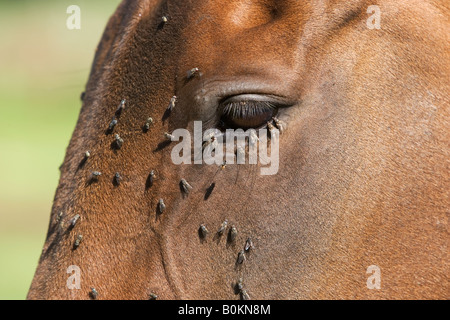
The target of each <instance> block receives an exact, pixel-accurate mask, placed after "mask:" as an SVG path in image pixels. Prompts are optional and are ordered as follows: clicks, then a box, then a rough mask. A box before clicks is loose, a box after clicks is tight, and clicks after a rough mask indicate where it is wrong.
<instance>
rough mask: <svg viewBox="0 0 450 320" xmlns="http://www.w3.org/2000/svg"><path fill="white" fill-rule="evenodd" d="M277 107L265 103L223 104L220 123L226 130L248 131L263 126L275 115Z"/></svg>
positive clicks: (239, 102) (240, 102) (242, 102)
mask: <svg viewBox="0 0 450 320" xmlns="http://www.w3.org/2000/svg"><path fill="white" fill-rule="evenodd" d="M277 110H278V108H277V106H276V105H274V104H273V103H270V102H267V101H254V100H248V101H236V102H228V103H224V104H223V107H222V116H221V121H222V123H223V124H224V125H225V127H227V128H231V129H238V128H240V129H244V130H246V129H250V128H259V127H262V126H264V125H265V124H266V123H267V122H268V121H270V120H271V119H272V117H274V116H276V114H277Z"/></svg>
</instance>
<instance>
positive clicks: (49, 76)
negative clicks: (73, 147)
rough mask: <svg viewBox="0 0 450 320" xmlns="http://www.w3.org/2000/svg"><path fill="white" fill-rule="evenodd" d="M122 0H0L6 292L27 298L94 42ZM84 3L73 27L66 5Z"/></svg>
mask: <svg viewBox="0 0 450 320" xmlns="http://www.w3.org/2000/svg"><path fill="white" fill-rule="evenodd" d="M119 2H120V0H90V1H87V0H86V1H80V0H79V1H77V0H71V1H65V0H54V1H51V0H39V1H36V0H32V1H31V0H29V1H26V0H0V26H1V28H0V299H25V298H26V294H27V291H28V288H29V286H30V283H31V280H32V278H33V275H34V271H35V268H36V266H37V262H38V259H39V255H40V253H41V250H42V246H43V243H44V240H45V236H46V233H47V227H48V222H49V216H50V209H51V206H52V201H53V196H54V193H55V190H56V186H57V184H58V179H59V170H58V167H59V165H60V164H61V163H62V161H63V159H64V154H65V149H66V147H67V146H68V143H69V139H70V137H71V134H72V131H73V130H74V128H75V124H76V121H77V118H78V113H79V111H80V107H81V102H80V93H81V92H82V91H83V90H84V86H85V84H86V82H87V78H88V74H89V71H90V65H91V62H92V60H93V57H94V52H95V48H96V46H97V43H98V42H99V40H100V37H101V34H102V32H103V29H104V28H105V26H106V23H107V21H108V18H109V17H110V16H111V15H112V13H113V12H114V10H115V8H116V7H117V5H118V4H119ZM70 5H78V6H79V7H80V9H81V29H80V30H69V29H68V28H67V26H66V20H67V19H68V17H69V16H70V14H67V13H66V10H67V7H68V6H70Z"/></svg>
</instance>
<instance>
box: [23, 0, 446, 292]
mask: <svg viewBox="0 0 450 320" xmlns="http://www.w3.org/2000/svg"><path fill="white" fill-rule="evenodd" d="M370 5H378V6H379V7H380V10H381V29H369V28H368V27H367V25H366V21H367V19H368V18H369V17H370V14H368V13H367V8H368V7H369V6H370ZM163 16H165V17H166V18H167V19H166V20H167V21H166V22H164V21H162V20H161V19H162V17H163ZM449 27H450V26H449V8H448V6H447V4H445V1H413V0H409V1H406V0H405V1H382V0H370V1H364V0H352V1H298V0H292V1H291V0H214V1H206V0H183V1H168V0H167V1H166V0H164V1H163V0H159V1H158V0H147V1H145V0H143V1H131V0H128V1H124V2H123V3H122V4H121V5H120V6H119V8H118V9H117V11H116V13H115V14H114V15H113V16H112V17H111V19H110V21H109V23H108V25H107V27H106V30H105V32H104V35H103V37H102V39H101V42H100V44H99V46H98V49H97V51H96V55H95V59H94V62H93V65H92V71H91V74H90V78H89V81H88V83H87V86H86V94H85V99H84V102H83V106H82V109H81V112H80V117H79V120H78V123H77V126H76V128H75V131H74V133H73V137H72V139H71V141H70V144H69V147H68V149H67V154H66V158H65V161H64V164H63V166H62V169H61V178H60V182H59V186H58V189H57V191H56V196H55V199H54V205H53V209H52V214H51V218H50V225H49V231H48V235H47V239H46V242H45V245H44V249H43V252H42V256H41V258H40V261H39V266H38V268H37V271H36V275H35V277H34V280H33V282H32V284H31V288H30V291H29V294H28V298H29V299H89V298H92V289H91V288H95V291H96V298H97V299H149V298H151V297H154V295H157V296H158V299H238V298H239V295H238V294H237V293H238V292H237V291H236V285H237V283H238V281H239V279H240V278H242V283H241V284H240V285H241V286H243V287H244V288H245V292H246V293H248V295H249V297H250V298H251V299H320V298H331V299H353V298H356V299H385V298H389V299H398V298H408V299H415V298H430V299H434V298H448V297H449V296H448V288H449V286H448V285H449V284H448V272H449V268H448V267H449V260H448V255H447V254H448V251H447V242H448V236H449V233H448V214H449V211H448V210H449V202H448V200H449V194H448V191H449V190H450V185H449V156H450V154H449V140H450V139H449V138H450V137H449V127H450V124H449V101H448V95H449V92H450V91H449V81H448V75H449V73H450V70H449V61H450V59H449V58H450V57H449V52H450V48H449V38H448V30H449ZM196 67H197V68H198V71H196V72H194V74H193V75H190V77H189V78H190V79H188V77H187V72H188V71H189V70H191V69H193V68H196ZM245 93H254V94H260V95H264V96H267V97H272V98H274V97H275V99H277V100H278V101H280V102H282V103H285V104H286V105H289V107H287V108H283V110H280V112H279V118H280V119H281V120H283V121H285V122H286V124H287V130H285V132H284V133H283V134H282V135H281V136H280V168H279V171H278V174H276V175H272V176H270V175H269V176H263V175H260V173H259V170H257V169H256V168H255V166H254V165H253V166H252V165H239V166H238V165H227V166H225V167H223V168H219V166H211V165H194V164H192V165H174V164H173V163H172V161H171V159H170V153H171V149H172V146H171V145H170V144H168V143H166V142H164V141H165V139H164V136H163V134H164V132H168V133H170V132H172V131H173V130H174V129H177V128H189V129H192V123H193V121H194V120H201V121H204V123H207V122H208V120H210V119H211V118H214V117H215V116H216V114H217V105H218V103H220V101H221V100H222V99H224V98H225V97H229V96H233V95H238V94H245ZM174 95H176V96H177V102H176V106H175V107H174V108H173V109H172V110H171V114H170V115H169V116H168V117H166V118H165V119H164V121H163V120H162V119H163V117H164V113H165V112H166V110H167V106H168V104H169V102H170V99H171V98H172V97H173V96H174ZM122 99H126V103H125V107H124V108H123V110H122V111H121V112H119V113H120V115H117V114H116V115H115V112H116V109H117V107H118V105H119V104H120V102H121V101H122ZM114 116H115V117H116V119H117V120H118V122H117V124H116V125H115V126H114V128H113V132H107V129H108V125H109V123H110V122H111V119H112V118H113V117H114ZM149 117H152V119H154V122H153V123H152V124H151V126H150V128H149V130H148V131H146V130H143V129H142V127H143V126H144V125H145V123H146V121H147V119H148V118H149ZM116 133H118V134H119V135H120V138H121V139H122V140H123V143H122V144H121V147H120V149H119V148H113V145H112V143H113V142H114V134H116ZM87 150H89V151H90V157H89V158H86V159H84V153H85V151H87ZM83 159H84V160H83ZM152 170H154V175H152V177H151V180H152V183H151V184H149V183H148V180H149V174H150V172H151V171H152ZM93 171H99V172H101V175H99V176H98V177H97V178H96V179H94V181H92V180H91V173H92V172H93ZM116 172H120V177H121V179H120V185H114V184H113V183H112V182H113V178H114V175H115V173H116ZM181 179H185V180H186V181H188V182H189V184H190V185H191V186H192V189H191V190H190V192H189V195H188V196H183V194H182V193H181V192H180V187H179V183H180V181H181ZM209 188H210V189H211V188H212V189H211V190H210V189H209ZM205 192H209V194H208V197H207V196H206V195H205ZM159 199H163V201H164V203H165V207H166V208H165V211H164V212H163V213H158V212H157V211H158V206H159V205H158V201H159ZM205 199H206V200H205ZM60 212H62V215H61V216H59V213H60ZM77 214H79V215H80V218H79V220H78V222H77V223H76V225H75V226H74V227H73V228H70V227H69V224H70V220H71V219H72V218H73V217H74V216H75V215H77ZM225 219H227V220H228V227H227V229H226V231H225V232H224V234H223V235H222V236H220V235H218V234H217V233H216V231H217V230H218V229H219V228H220V226H221V224H222V223H223V222H224V221H225ZM201 225H204V226H205V228H207V230H208V233H206V232H205V234H206V236H205V237H203V231H199V227H200V226H201ZM231 226H234V227H235V228H236V230H237V234H235V235H234V236H233V237H234V238H233V241H231V242H230V241H228V240H229V239H227V235H228V230H230V228H231ZM78 235H82V241H81V243H80V244H79V246H78V247H76V248H75V247H74V242H75V241H76V239H77V236H78ZM249 237H250V238H251V240H252V242H253V247H252V248H251V249H250V250H249V251H248V252H246V251H244V255H245V259H244V260H243V261H242V264H237V263H236V262H237V258H238V256H239V255H240V252H241V250H243V249H244V245H245V243H246V240H247V239H248V238H249ZM70 265H76V266H78V267H79V268H80V270H81V289H72V290H70V289H68V288H67V286H66V282H67V279H68V277H69V276H70V274H68V273H67V272H66V270H67V268H68V267H69V266H70ZM370 265H376V266H378V267H379V268H380V270H381V288H380V289H372V290H371V289H368V287H367V285H366V282H367V278H368V277H369V276H370V274H367V273H366V270H367V268H368V267H369V266H370Z"/></svg>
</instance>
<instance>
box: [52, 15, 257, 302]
mask: <svg viewBox="0 0 450 320" xmlns="http://www.w3.org/2000/svg"><path fill="white" fill-rule="evenodd" d="M167 22H168V16H163V17H162V19H161V24H162V25H164V24H165V23H167ZM197 74H199V75H201V74H200V70H199V68H197V67H196V68H192V69H190V70H189V71H188V72H187V74H186V78H187V80H190V79H192V78H194V77H195V76H196V75H197ZM84 96H85V94H84V93H83V94H82V99H84ZM176 102H177V96H173V97H172V98H170V101H169V106H168V107H167V109H166V114H168V115H170V113H171V112H172V111H173V109H174V108H175V105H176ZM126 104H127V101H126V99H123V100H121V101H120V103H119V106H118V107H117V109H116V111H115V113H114V116H113V118H112V120H111V122H110V123H109V125H108V127H107V129H106V133H107V134H111V133H113V132H114V130H115V128H116V126H117V125H118V122H119V118H120V115H121V114H122V113H123V111H124V109H125V107H126ZM153 124H154V120H153V118H152V117H148V118H147V120H146V121H145V123H144V124H143V126H142V130H143V132H144V133H145V132H148V131H149V130H150V128H151V127H152V125H153ZM164 138H165V139H167V140H172V138H173V136H172V135H171V134H169V133H167V132H165V133H164ZM123 144H124V140H123V138H122V137H121V136H120V135H119V134H118V133H115V134H114V139H113V141H112V143H111V147H112V149H114V150H120V149H121V148H122V146H123ZM90 157H91V152H90V151H86V152H85V153H84V157H83V159H82V161H81V164H82V165H84V163H86V162H87V161H88V159H89V158H90ZM101 175H102V173H101V172H100V171H92V172H91V175H90V178H89V183H93V182H98V180H99V179H100V177H101ZM155 176H156V175H155V171H154V170H151V171H150V174H149V176H148V178H147V183H146V187H151V186H152V185H153V182H154V179H155ZM121 181H122V176H121V175H120V173H119V172H116V173H115V174H114V177H113V184H114V186H119V185H120V183H121ZM179 186H180V191H181V192H182V194H183V195H188V194H189V193H190V191H191V190H192V189H193V188H192V186H191V185H190V184H189V183H188V182H187V181H186V180H185V179H181V180H180V183H179ZM211 191H212V190H211ZM205 199H206V198H205ZM165 210H166V204H165V203H164V200H163V199H159V201H158V203H157V213H158V214H162V213H164V212H165ZM61 215H62V213H61V214H60V215H59V217H60V218H61ZM80 220H81V217H80V215H79V214H76V215H75V216H74V217H73V218H71V219H70V221H69V230H72V229H74V228H75V226H76V225H77V224H78V222H79V221H80ZM227 226H228V221H227V220H225V221H224V222H223V223H222V224H221V226H220V227H219V229H218V230H217V235H218V236H222V235H223V234H224V233H225V231H226V229H227ZM199 233H200V236H201V237H202V238H203V239H205V238H206V237H207V235H208V233H209V231H208V229H207V228H206V226H205V225H203V224H202V225H201V226H200V229H199ZM237 234H238V231H237V228H236V227H235V226H231V229H230V231H229V241H230V242H234V241H235V240H236V237H237ZM82 240H83V236H82V235H81V234H78V235H77V236H76V238H75V241H74V243H73V250H75V249H77V248H78V247H79V246H80V245H81V242H82ZM252 248H253V243H252V240H251V238H248V239H247V240H246V242H245V245H244V248H243V250H241V251H239V253H238V257H237V260H236V264H237V265H241V264H243V263H244V261H245V260H246V254H248V253H249V251H250V250H251V249H252ZM236 288H237V291H238V293H239V294H240V296H241V299H242V300H249V299H250V298H249V295H248V293H247V291H246V290H245V289H244V285H243V281H242V278H240V279H239V281H238V282H237V283H236ZM98 295H99V293H98V292H97V290H96V289H95V288H91V290H90V292H89V296H90V297H91V298H92V299H97V298H98ZM157 298H158V296H157V295H156V294H155V293H150V300H156V299H157Z"/></svg>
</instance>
